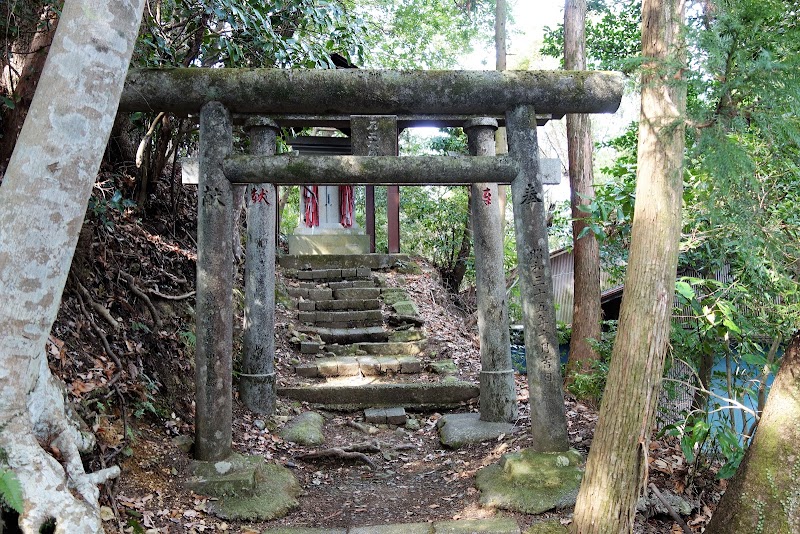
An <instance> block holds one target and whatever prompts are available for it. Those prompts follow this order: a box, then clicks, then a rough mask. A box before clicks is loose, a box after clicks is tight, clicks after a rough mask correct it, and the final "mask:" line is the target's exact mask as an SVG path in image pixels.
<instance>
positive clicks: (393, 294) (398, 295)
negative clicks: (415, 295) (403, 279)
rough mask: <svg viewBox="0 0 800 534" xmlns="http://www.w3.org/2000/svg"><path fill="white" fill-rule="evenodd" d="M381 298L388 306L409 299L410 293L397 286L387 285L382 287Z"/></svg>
mask: <svg viewBox="0 0 800 534" xmlns="http://www.w3.org/2000/svg"><path fill="white" fill-rule="evenodd" d="M381 299H383V302H385V303H386V305H387V306H391V305H392V304H394V303H395V302H401V301H404V300H408V299H409V297H408V293H406V292H405V291H404V290H402V289H400V288H397V287H386V288H382V289H381Z"/></svg>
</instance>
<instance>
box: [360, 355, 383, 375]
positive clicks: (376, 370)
mask: <svg viewBox="0 0 800 534" xmlns="http://www.w3.org/2000/svg"><path fill="white" fill-rule="evenodd" d="M356 359H357V360H358V366H359V368H360V369H361V374H363V375H364V376H378V375H380V374H381V362H380V360H378V358H376V357H375V356H358V357H357V358H356Z"/></svg>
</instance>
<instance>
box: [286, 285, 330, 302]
mask: <svg viewBox="0 0 800 534" xmlns="http://www.w3.org/2000/svg"><path fill="white" fill-rule="evenodd" d="M288 293H289V296H290V297H292V298H295V299H300V298H302V299H306V300H333V290H332V289H327V288H326V289H308V288H305V287H290V288H289V290H288Z"/></svg>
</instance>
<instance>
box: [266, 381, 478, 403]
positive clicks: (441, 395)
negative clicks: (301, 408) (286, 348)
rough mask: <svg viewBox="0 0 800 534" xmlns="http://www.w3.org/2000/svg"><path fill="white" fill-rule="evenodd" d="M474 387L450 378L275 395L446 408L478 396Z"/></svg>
mask: <svg viewBox="0 0 800 534" xmlns="http://www.w3.org/2000/svg"><path fill="white" fill-rule="evenodd" d="M478 392H479V389H478V386H476V385H475V384H472V383H469V382H459V381H457V380H453V381H452V382H447V383H424V382H414V383H409V384H360V385H358V386H354V387H345V386H328V385H325V386H314V387H288V388H280V389H279V390H278V394H279V395H281V396H284V397H288V398H290V399H294V400H298V401H306V402H310V403H312V404H320V405H325V406H328V407H330V408H335V409H348V408H368V407H380V406H405V407H406V408H409V407H414V408H447V407H453V406H458V405H460V404H461V403H463V402H466V401H469V400H472V399H475V398H477V397H478Z"/></svg>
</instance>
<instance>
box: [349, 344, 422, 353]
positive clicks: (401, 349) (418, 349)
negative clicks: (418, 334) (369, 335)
mask: <svg viewBox="0 0 800 534" xmlns="http://www.w3.org/2000/svg"><path fill="white" fill-rule="evenodd" d="M424 347H425V342H424V341H406V342H403V341H393V342H387V343H359V344H358V349H359V350H363V351H364V352H366V353H367V354H374V355H387V356H396V355H415V354H420V353H422V350H423V348H424Z"/></svg>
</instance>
